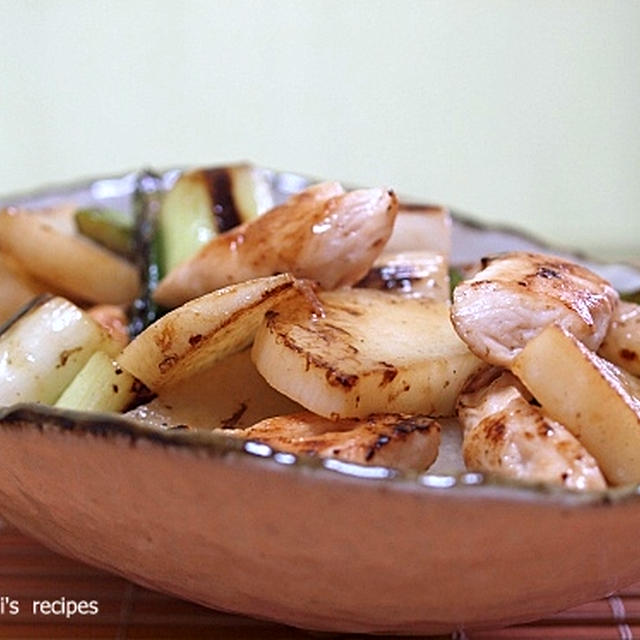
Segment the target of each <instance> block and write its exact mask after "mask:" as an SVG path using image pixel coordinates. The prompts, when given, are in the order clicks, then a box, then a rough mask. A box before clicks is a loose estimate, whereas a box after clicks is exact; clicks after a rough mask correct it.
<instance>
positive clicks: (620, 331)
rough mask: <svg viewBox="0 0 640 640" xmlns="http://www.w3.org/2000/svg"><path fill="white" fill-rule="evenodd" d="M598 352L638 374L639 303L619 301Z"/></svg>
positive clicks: (639, 347) (639, 365)
mask: <svg viewBox="0 0 640 640" xmlns="http://www.w3.org/2000/svg"><path fill="white" fill-rule="evenodd" d="M598 354H599V355H601V356H602V357H603V358H605V359H606V360H609V361H610V362H613V363H614V364H616V365H618V366H619V367H621V368H622V369H625V370H626V371H628V372H629V373H632V374H633V375H634V376H640V305H638V304H635V303H633V302H623V301H620V303H619V304H618V306H617V307H616V309H615V311H614V313H613V318H612V319H611V324H610V325H609V330H608V331H607V334H606V335H605V337H604V340H603V342H602V344H601V345H600V348H599V349H598Z"/></svg>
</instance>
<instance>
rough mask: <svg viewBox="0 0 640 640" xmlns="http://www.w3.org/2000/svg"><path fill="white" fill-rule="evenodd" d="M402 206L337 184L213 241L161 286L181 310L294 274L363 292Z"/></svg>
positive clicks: (385, 195)
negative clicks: (233, 288)
mask: <svg viewBox="0 0 640 640" xmlns="http://www.w3.org/2000/svg"><path fill="white" fill-rule="evenodd" d="M397 212H398V200H397V198H396V196H395V195H394V194H393V192H391V191H387V190H385V189H362V190H358V191H351V192H349V193H345V192H344V189H343V188H342V187H341V185H340V184H338V183H337V182H327V183H322V184H320V185H317V186H314V187H310V188H309V189H306V190H305V191H303V192H302V193H300V194H298V195H296V196H293V197H292V198H290V199H289V200H288V201H287V202H286V203H285V204H283V205H281V206H280V207H276V208H275V209H272V210H271V211H269V212H267V213H266V214H264V215H262V216H260V217H258V218H255V219H254V220H252V221H250V222H247V223H245V224H242V225H240V226H239V227H236V228H235V229H233V230H231V231H228V232H226V233H223V234H221V235H219V236H216V237H215V238H213V239H212V240H211V241H210V242H209V243H208V244H207V245H206V246H205V247H203V248H202V249H201V250H200V251H199V252H198V253H197V254H196V255H195V256H194V257H193V258H190V259H189V260H187V261H186V262H184V263H182V264H180V265H178V266H177V267H176V268H175V269H173V271H171V273H169V274H168V275H167V277H166V278H165V279H164V280H163V281H162V282H161V283H160V285H159V287H158V289H157V290H156V292H155V298H156V300H157V301H158V302H160V303H161V304H164V305H165V306H168V307H173V306H176V305H178V304H182V303H183V302H186V301H187V300H190V299H191V298H195V297H197V296H200V295H202V294H204V293H207V292H209V291H213V290H214V289H218V288H219V287H223V286H226V285H229V284H233V283H236V282H242V281H244V280H250V279H253V278H259V277H262V276H270V275H274V274H277V273H285V272H288V273H292V274H293V275H294V276H296V277H298V278H308V279H311V280H315V281H317V282H319V283H320V285H321V286H322V287H323V288H324V289H335V288H336V287H342V286H348V285H352V284H355V283H356V282H358V280H360V279H361V278H363V277H364V276H365V275H366V274H367V272H368V271H369V268H370V267H371V265H372V264H373V262H374V260H375V259H376V258H377V257H378V255H380V252H381V251H382V249H383V247H384V245H385V243H386V242H387V240H388V239H389V236H390V235H391V231H392V229H393V223H394V220H395V217H396V214H397Z"/></svg>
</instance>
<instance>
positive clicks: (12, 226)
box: [0, 209, 140, 304]
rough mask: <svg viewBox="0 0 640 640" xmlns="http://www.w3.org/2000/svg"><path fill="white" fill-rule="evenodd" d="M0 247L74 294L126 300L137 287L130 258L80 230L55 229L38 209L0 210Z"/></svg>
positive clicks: (119, 301)
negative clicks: (68, 232)
mask: <svg viewBox="0 0 640 640" xmlns="http://www.w3.org/2000/svg"><path fill="white" fill-rule="evenodd" d="M0 251H3V252H4V253H6V254H8V255H10V256H11V257H12V258H13V259H15V261H16V262H17V263H18V264H19V265H20V266H21V267H22V268H23V269H24V270H25V271H27V272H28V273H29V274H31V275H32V276H33V277H35V278H36V279H38V280H39V281H41V282H43V283H45V284H47V285H51V286H52V287H53V290H54V291H61V292H63V293H65V294H66V295H67V296H68V297H70V298H73V299H74V300H79V301H86V302H92V303H109V304H129V303H130V302H132V301H133V299H134V298H135V297H136V295H137V294H138V290H139V288H140V278H139V275H138V271H137V269H136V268H135V267H134V266H133V265H132V264H131V263H129V262H127V261H126V260H124V259H123V258H120V257H119V256H117V255H116V254H114V253H112V252H110V251H108V250H106V249H103V248H102V247H100V246H99V245H97V244H96V243H94V242H91V241H90V240H87V239H85V238H83V237H81V236H80V235H71V234H67V233H64V232H62V231H60V230H59V228H58V225H57V224H56V223H55V222H54V221H53V220H52V221H51V222H50V221H48V220H47V218H46V216H44V215H36V214H33V213H30V212H27V211H22V210H18V209H6V210H3V211H0Z"/></svg>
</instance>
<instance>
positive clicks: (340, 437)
mask: <svg viewBox="0 0 640 640" xmlns="http://www.w3.org/2000/svg"><path fill="white" fill-rule="evenodd" d="M221 433H225V434H228V435H234V436H236V437H239V438H244V439H246V440H256V441H258V442H263V443H265V444H268V445H269V446H271V447H273V448H274V449H278V450H280V451H287V452H289V453H296V454H303V455H311V456H319V457H321V458H338V459H340V460H345V461H348V462H357V463H359V464H369V465H377V466H385V467H394V468H396V469H403V470H416V471H423V470H424V469H427V468H428V467H430V466H431V465H432V464H433V462H434V460H435V459H436V457H437V455H438V447H439V444H440V425H439V424H438V423H437V422H436V421H435V420H434V419H432V418H429V417H427V416H417V415H410V414H379V415H371V416H369V417H368V418H366V419H362V420H338V421H333V420H328V419H327V418H322V417H320V416H317V415H315V414H313V413H310V412H308V411H304V412H301V413H295V414H292V415H285V416H277V417H274V418H268V419H266V420H263V421H262V422H259V423H258V424H256V425H254V426H252V427H249V428H248V429H233V430H229V429H226V430H223V431H221Z"/></svg>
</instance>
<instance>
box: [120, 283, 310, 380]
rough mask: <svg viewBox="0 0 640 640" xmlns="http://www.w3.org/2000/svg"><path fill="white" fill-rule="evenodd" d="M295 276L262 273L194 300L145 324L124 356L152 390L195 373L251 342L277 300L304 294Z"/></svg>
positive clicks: (126, 364) (127, 366)
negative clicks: (267, 312)
mask: <svg viewBox="0 0 640 640" xmlns="http://www.w3.org/2000/svg"><path fill="white" fill-rule="evenodd" d="M295 282H296V281H295V278H293V276H291V275H289V274H281V275H277V276H271V277H268V278H257V279H255V280H248V281H247V282H242V283H240V284H236V285H231V286H229V287H225V288H222V289H218V290H217V291H213V292H212V293H209V294H207V295H205V296H202V297H201V298H197V299H196V300H192V301H191V302H188V303H187V304H185V305H183V306H182V307H179V308H178V309H174V310H173V311H172V312H170V313H168V314H167V315H165V316H163V317H162V318H160V319H159V320H158V321H157V322H154V323H153V324H152V325H151V326H149V327H148V328H147V329H145V330H144V331H143V332H142V333H141V334H140V335H138V336H137V337H136V338H135V339H134V340H133V341H132V342H130V343H129V344H128V345H127V346H126V347H125V349H124V350H123V352H122V354H121V355H120V357H119V358H118V361H119V362H120V364H121V365H122V366H123V367H124V368H125V369H126V370H127V371H130V372H131V373H132V374H133V375H134V376H136V377H137V378H139V379H140V380H142V382H144V383H145V384H146V385H147V386H148V387H149V388H150V389H151V390H152V391H158V390H160V389H162V388H163V387H166V386H168V385H170V384H175V383H177V382H178V381H179V380H182V379H184V378H188V377H190V376H193V375H195V374H196V373H197V372H198V371H201V370H202V369H204V368H206V367H208V366H209V365H211V364H213V363H214V362H216V361H217V360H221V359H222V358H224V357H225V356H228V355H229V354H231V353H235V352H236V351H241V350H242V349H244V348H246V347H247V346H249V345H250V344H251V341H252V340H253V336H254V334H255V332H256V329H257V328H258V325H259V324H260V323H261V322H262V318H263V316H264V314H265V312H266V311H267V310H268V309H269V308H271V306H272V305H273V304H275V303H276V302H277V301H278V300H282V299H283V298H286V297H289V296H300V297H302V296H303V294H302V293H300V292H299V291H298V289H296V288H294V283H295Z"/></svg>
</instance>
